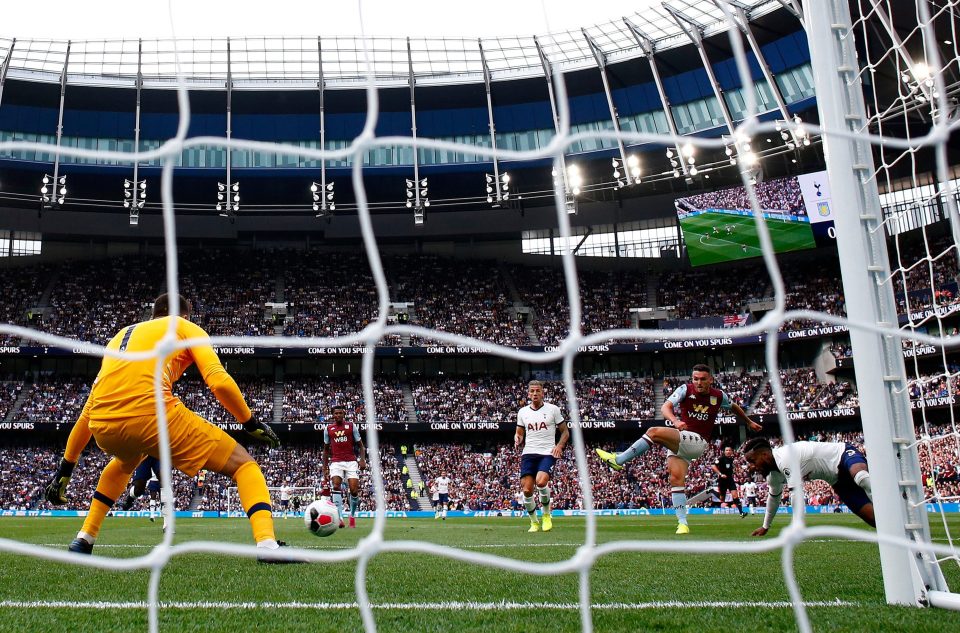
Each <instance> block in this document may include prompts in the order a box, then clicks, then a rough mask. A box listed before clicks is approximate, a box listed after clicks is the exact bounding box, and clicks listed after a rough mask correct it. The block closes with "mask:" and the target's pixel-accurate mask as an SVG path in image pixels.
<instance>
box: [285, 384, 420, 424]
mask: <svg viewBox="0 0 960 633" xmlns="http://www.w3.org/2000/svg"><path fill="white" fill-rule="evenodd" d="M373 397H374V404H375V407H376V415H377V420H378V421H379V422H383V423H396V422H408V421H409V419H408V417H407V409H406V405H405V403H404V399H403V388H402V387H401V385H400V382H399V381H398V380H396V379H394V378H387V377H384V376H377V377H376V378H375V380H374V383H373ZM334 405H342V406H344V407H346V408H347V420H348V421H355V422H358V423H359V422H363V421H364V420H365V419H366V410H365V405H364V399H363V384H362V383H361V382H360V380H359V379H358V378H357V377H350V378H287V380H286V381H285V382H284V384H283V414H282V418H281V419H282V420H283V422H284V423H287V424H298V423H304V424H314V423H317V422H324V421H325V420H326V419H327V417H328V416H329V415H330V411H331V409H332V408H333V406H334Z"/></svg>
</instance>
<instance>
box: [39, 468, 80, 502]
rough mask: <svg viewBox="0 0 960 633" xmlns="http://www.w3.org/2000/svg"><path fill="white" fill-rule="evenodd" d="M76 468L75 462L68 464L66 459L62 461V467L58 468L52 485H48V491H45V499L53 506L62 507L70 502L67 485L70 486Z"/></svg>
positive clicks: (51, 482)
mask: <svg viewBox="0 0 960 633" xmlns="http://www.w3.org/2000/svg"><path fill="white" fill-rule="evenodd" d="M74 466H76V464H74V463H73V462H68V461H67V460H65V459H62V460H60V467H59V468H57V472H56V473H54V475H53V479H51V480H50V483H49V484H47V487H46V489H45V490H44V491H43V496H44V498H45V499H46V500H47V501H49V502H50V503H52V504H53V505H55V506H61V505H63V504H65V503H66V502H67V501H69V499H68V498H67V485H69V483H70V477H71V476H72V475H73V467H74Z"/></svg>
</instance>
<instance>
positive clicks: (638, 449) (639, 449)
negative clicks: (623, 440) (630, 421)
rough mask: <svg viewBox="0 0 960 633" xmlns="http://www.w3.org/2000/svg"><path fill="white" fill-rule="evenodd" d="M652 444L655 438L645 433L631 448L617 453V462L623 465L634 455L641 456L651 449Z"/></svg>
mask: <svg viewBox="0 0 960 633" xmlns="http://www.w3.org/2000/svg"><path fill="white" fill-rule="evenodd" d="M652 446H653V440H651V439H650V438H649V437H647V434H646V433H644V434H643V437H641V438H640V439H639V440H637V441H636V442H634V443H633V445H632V446H630V448H628V449H627V450H625V451H623V452H622V453H620V454H619V455H617V463H618V464H620V465H621V466H623V465H624V464H626V463H627V462H629V461H630V460H631V459H633V458H634V457H639V456H640V455H643V454H644V453H646V452H647V451H649V450H650V448H651V447H652Z"/></svg>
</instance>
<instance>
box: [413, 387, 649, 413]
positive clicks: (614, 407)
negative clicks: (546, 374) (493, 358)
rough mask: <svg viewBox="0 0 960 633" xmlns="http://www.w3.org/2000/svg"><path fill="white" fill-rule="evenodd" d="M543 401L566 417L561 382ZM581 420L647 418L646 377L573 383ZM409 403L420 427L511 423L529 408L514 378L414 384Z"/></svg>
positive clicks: (548, 388)
mask: <svg viewBox="0 0 960 633" xmlns="http://www.w3.org/2000/svg"><path fill="white" fill-rule="evenodd" d="M544 388H545V392H546V400H547V401H548V402H552V403H553V404H555V405H557V406H558V407H560V409H561V411H563V415H564V417H565V418H566V417H569V413H568V407H567V398H566V392H565V390H564V386H563V383H562V382H560V381H546V383H545V385H544ZM576 388H577V402H578V404H579V406H580V417H581V419H582V420H584V421H594V420H634V419H649V418H652V417H653V416H654V394H653V380H652V379H650V378H593V377H584V378H579V379H577V381H576ZM411 389H412V391H413V400H414V404H415V407H416V411H417V420H418V421H419V422H443V421H454V420H456V421H469V422H489V421H493V422H513V421H515V420H516V415H517V411H518V410H519V409H520V408H521V407H523V406H525V405H526V404H527V395H526V392H527V388H526V383H525V382H524V381H519V380H517V379H516V378H473V379H464V378H459V379H453V378H448V379H437V380H428V379H414V380H413V381H411Z"/></svg>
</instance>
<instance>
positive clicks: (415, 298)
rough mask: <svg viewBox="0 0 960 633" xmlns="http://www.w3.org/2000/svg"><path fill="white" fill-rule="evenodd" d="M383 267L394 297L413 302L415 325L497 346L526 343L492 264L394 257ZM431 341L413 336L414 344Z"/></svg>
mask: <svg viewBox="0 0 960 633" xmlns="http://www.w3.org/2000/svg"><path fill="white" fill-rule="evenodd" d="M387 265H388V269H387V274H388V277H390V278H391V280H392V282H393V292H394V295H395V296H394V300H396V301H405V302H413V304H414V309H415V315H416V320H415V321H414V323H413V324H414V325H420V326H423V327H428V328H431V329H436V330H441V331H443V332H449V333H451V334H462V335H464V336H471V337H473V338H477V339H480V340H482V341H487V342H490V343H499V344H501V345H529V344H530V338H529V337H528V336H527V334H526V332H525V331H524V329H523V325H522V324H521V323H520V322H519V321H517V319H516V318H515V317H514V315H513V314H512V313H511V312H510V308H511V307H512V306H513V302H512V301H511V300H510V299H509V298H508V296H509V290H508V287H507V283H506V281H505V280H504V279H503V276H502V275H501V274H500V271H499V269H498V267H497V265H496V263H495V262H490V261H463V260H455V259H446V258H440V257H437V256H433V255H398V256H395V257H393V258H391V259H390V261H389V262H388V263H387ZM433 343H434V341H430V340H428V339H420V338H418V337H415V339H414V343H413V344H414V345H417V344H421V345H430V344H433Z"/></svg>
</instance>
